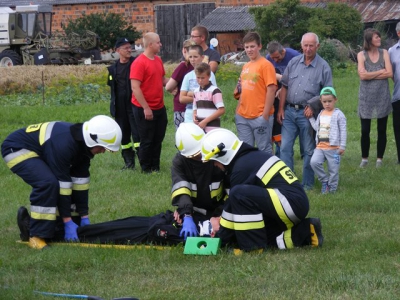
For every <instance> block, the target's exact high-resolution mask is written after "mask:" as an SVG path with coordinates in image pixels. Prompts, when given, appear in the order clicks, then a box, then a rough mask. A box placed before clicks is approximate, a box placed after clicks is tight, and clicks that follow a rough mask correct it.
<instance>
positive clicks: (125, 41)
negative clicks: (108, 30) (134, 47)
mask: <svg viewBox="0 0 400 300" xmlns="http://www.w3.org/2000/svg"><path fill="white" fill-rule="evenodd" d="M132 43H133V41H130V40H128V39H127V38H119V39H118V40H117V41H116V42H115V48H119V47H121V46H122V45H125V44H132Z"/></svg>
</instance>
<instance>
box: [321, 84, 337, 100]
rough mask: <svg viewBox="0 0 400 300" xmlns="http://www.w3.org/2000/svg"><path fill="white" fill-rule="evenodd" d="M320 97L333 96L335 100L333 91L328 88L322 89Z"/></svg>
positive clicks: (331, 88)
mask: <svg viewBox="0 0 400 300" xmlns="http://www.w3.org/2000/svg"><path fill="white" fill-rule="evenodd" d="M322 95H333V96H334V97H335V98H337V96H336V91H335V89H334V88H333V87H330V86H327V87H324V88H323V89H322V90H321V93H320V96H322Z"/></svg>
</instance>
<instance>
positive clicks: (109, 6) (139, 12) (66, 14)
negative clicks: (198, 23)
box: [53, 0, 346, 33]
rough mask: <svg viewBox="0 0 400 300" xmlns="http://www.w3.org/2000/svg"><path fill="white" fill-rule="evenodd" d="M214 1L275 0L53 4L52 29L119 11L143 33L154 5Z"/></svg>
mask: <svg viewBox="0 0 400 300" xmlns="http://www.w3.org/2000/svg"><path fill="white" fill-rule="evenodd" d="M323 1H324V0H302V2H323ZM204 2H215V6H216V7H219V6H239V5H267V4H271V3H273V2H275V0H183V1H165V0H163V1H157V0H154V1H135V0H133V1H132V2H118V1H115V2H114V3H104V2H100V1H99V3H95V4H73V5H55V6H53V11H54V13H55V14H54V16H53V18H54V19H53V29H54V30H58V31H61V30H62V28H61V24H62V23H63V24H67V23H68V21H69V20H70V19H72V20H75V19H77V18H79V17H81V16H82V13H85V14H91V13H102V12H113V13H121V14H123V15H124V16H125V17H126V19H127V20H128V21H130V22H132V23H133V26H135V27H136V29H137V30H139V31H142V32H143V33H146V32H149V31H155V20H154V6H155V5H160V4H165V5H177V4H187V3H204ZM325 2H346V0H326V1H325Z"/></svg>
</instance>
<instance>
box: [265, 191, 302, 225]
mask: <svg viewBox="0 0 400 300" xmlns="http://www.w3.org/2000/svg"><path fill="white" fill-rule="evenodd" d="M267 191H268V193H269V196H270V197H271V200H272V204H273V205H274V207H275V210H276V213H277V214H278V216H279V218H280V219H281V220H282V222H283V223H285V224H286V227H287V228H292V227H293V225H294V224H297V223H299V222H300V219H299V218H298V217H297V216H296V215H295V213H294V212H293V209H292V207H291V206H290V203H289V201H288V200H287V199H286V197H285V196H284V195H282V193H281V192H280V191H279V190H278V189H267Z"/></svg>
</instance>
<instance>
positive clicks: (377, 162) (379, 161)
mask: <svg viewBox="0 0 400 300" xmlns="http://www.w3.org/2000/svg"><path fill="white" fill-rule="evenodd" d="M375 166H376V167H377V168H380V167H382V161H381V160H377V161H376V165H375Z"/></svg>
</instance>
